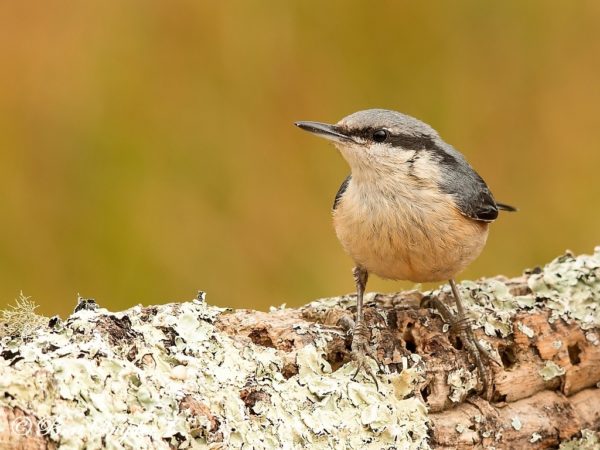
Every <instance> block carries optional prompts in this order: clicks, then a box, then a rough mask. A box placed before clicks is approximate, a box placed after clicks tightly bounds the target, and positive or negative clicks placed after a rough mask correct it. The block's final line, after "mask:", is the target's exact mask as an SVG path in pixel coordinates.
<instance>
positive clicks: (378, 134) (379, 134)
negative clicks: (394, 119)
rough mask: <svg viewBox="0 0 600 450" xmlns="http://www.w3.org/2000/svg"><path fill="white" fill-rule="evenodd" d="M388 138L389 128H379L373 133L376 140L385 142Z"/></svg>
mask: <svg viewBox="0 0 600 450" xmlns="http://www.w3.org/2000/svg"><path fill="white" fill-rule="evenodd" d="M387 138H388V132H387V130H383V129H382V130H377V131H375V132H374V133H373V140H374V141H375V142H383V141H385V140H386V139H387Z"/></svg>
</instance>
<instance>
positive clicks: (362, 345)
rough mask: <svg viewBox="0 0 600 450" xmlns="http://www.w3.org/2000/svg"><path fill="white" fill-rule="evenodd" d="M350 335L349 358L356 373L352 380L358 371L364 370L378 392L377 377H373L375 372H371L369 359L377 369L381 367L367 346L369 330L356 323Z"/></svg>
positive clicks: (361, 323) (362, 323) (363, 325)
mask: <svg viewBox="0 0 600 450" xmlns="http://www.w3.org/2000/svg"><path fill="white" fill-rule="evenodd" d="M352 334H353V335H352V355H351V356H352V360H353V361H354V362H355V364H356V372H354V375H353V376H352V379H353V380H355V379H356V376H357V375H358V373H359V372H360V370H361V369H364V370H365V372H366V373H367V375H369V376H370V377H371V379H372V380H373V382H374V383H375V387H376V388H377V390H379V383H377V377H376V376H375V372H374V371H373V367H372V364H371V363H370V361H369V359H372V360H374V361H375V362H376V363H377V365H378V366H379V367H381V366H380V364H379V361H378V360H377V358H376V357H375V355H374V353H373V351H372V350H371V347H370V346H369V330H368V329H367V325H366V324H365V323H364V322H359V323H357V324H356V325H355V326H354V331H353V333H352Z"/></svg>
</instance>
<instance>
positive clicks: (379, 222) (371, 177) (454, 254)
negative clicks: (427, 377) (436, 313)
mask: <svg viewBox="0 0 600 450" xmlns="http://www.w3.org/2000/svg"><path fill="white" fill-rule="evenodd" d="M296 125H297V126H298V127H300V128H302V129H303V130H306V131H309V132H311V133H314V134H316V135H318V136H321V137H324V138H325V139H329V140H330V141H333V142H334V144H335V146H336V147H337V148H338V150H339V151H340V153H341V154H342V156H343V157H344V158H345V159H346V161H347V162H348V164H349V165H350V168H351V172H352V173H351V175H349V176H348V177H347V178H346V179H345V180H344V182H343V183H342V185H341V187H340V189H339V190H338V192H337V194H336V196H335V200H334V203H333V223H334V226H335V231H336V234H337V237H338V239H339V240H340V242H341V244H342V246H343V247H344V250H345V251H346V252H347V253H348V254H349V255H350V256H351V257H352V259H353V260H354V262H355V267H354V270H353V274H354V280H355V282H356V289H357V309H356V322H355V326H354V333H353V339H352V353H353V357H354V358H355V360H356V361H357V364H358V370H359V369H360V368H361V367H366V366H365V354H369V355H371V351H370V349H369V347H368V343H369V331H368V330H367V327H366V325H365V321H364V317H363V293H364V291H365V286H366V284H367V278H368V275H369V273H373V274H375V275H378V276H379V277H381V278H387V279H392V280H409V281H413V282H427V281H446V280H448V281H449V283H450V287H451V289H452V293H453V296H454V299H455V301H456V307H457V314H456V315H451V314H450V313H449V310H448V309H447V308H440V309H441V311H440V312H441V313H442V315H443V316H444V318H445V319H446V320H448V321H449V322H450V324H451V325H452V326H453V327H454V328H455V329H458V331H459V332H460V334H461V337H462V338H463V341H464V345H465V347H466V348H467V349H468V350H469V352H470V353H471V355H473V357H474V358H475V361H476V364H477V367H478V370H479V372H480V376H481V378H482V383H483V390H484V391H485V390H486V389H487V376H486V372H485V369H484V367H483V363H482V361H481V355H483V356H486V357H488V358H489V356H488V355H487V353H486V352H485V350H484V349H483V348H482V347H481V345H480V344H479V342H478V341H477V340H476V339H474V336H473V333H472V329H471V326H470V324H469V323H468V321H467V320H466V318H465V312H464V307H463V304H462V301H461V298H460V295H459V292H458V289H457V288H456V284H455V282H454V278H455V277H456V275H457V274H459V273H460V272H461V271H462V270H463V269H464V268H465V267H467V266H468V265H469V264H470V263H471V262H472V261H473V260H474V259H475V258H477V256H479V254H480V253H481V251H482V249H483V246H484V245H485V241H486V239H487V235H488V227H489V224H490V223H491V222H493V221H494V220H495V219H496V218H497V217H498V210H506V211H515V208H513V207H511V206H509V205H505V204H502V203H498V202H496V201H495V200H494V197H493V196H492V193H491V192H490V190H489V189H488V187H487V185H486V184H485V182H484V181H483V179H482V178H481V177H480V176H479V175H478V174H477V172H475V171H474V170H473V169H472V168H471V166H470V165H469V163H468V162H467V161H466V159H465V158H464V157H463V155H462V154H461V153H460V152H458V151H457V150H456V149H454V148H453V147H452V146H450V145H448V144H446V143H445V142H444V141H443V140H442V139H441V138H440V136H439V135H438V133H437V132H436V131H435V130H434V129H433V128H431V127H430V126H429V125H427V124H425V123H423V122H421V121H420V120H417V119H415V118H413V117H410V116H407V115H404V114H401V113H399V112H396V111H389V110H385V109H369V110H365V111H359V112H357V113H354V114H351V115H349V116H347V117H345V118H343V119H342V120H340V121H339V122H338V123H337V124H335V125H329V124H326V123H320V122H296ZM444 309H445V311H444Z"/></svg>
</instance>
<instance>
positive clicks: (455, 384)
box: [446, 367, 477, 403]
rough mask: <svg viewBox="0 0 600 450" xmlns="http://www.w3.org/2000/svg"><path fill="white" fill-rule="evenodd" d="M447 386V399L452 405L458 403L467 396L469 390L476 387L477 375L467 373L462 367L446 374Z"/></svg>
mask: <svg viewBox="0 0 600 450" xmlns="http://www.w3.org/2000/svg"><path fill="white" fill-rule="evenodd" d="M446 381H447V383H448V386H450V395H449V398H450V400H452V401H453V402H454V403H459V402H461V401H463V399H464V398H465V397H466V396H467V394H468V393H469V391H470V390H471V389H474V388H475V387H476V386H477V374H476V373H474V372H469V371H466V370H465V369H463V368H462V367H461V368H460V369H458V370H453V371H451V372H449V373H448V378H447V380H446Z"/></svg>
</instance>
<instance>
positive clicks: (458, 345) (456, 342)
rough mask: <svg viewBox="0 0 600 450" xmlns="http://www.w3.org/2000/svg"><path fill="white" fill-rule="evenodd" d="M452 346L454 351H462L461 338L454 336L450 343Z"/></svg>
mask: <svg viewBox="0 0 600 450" xmlns="http://www.w3.org/2000/svg"><path fill="white" fill-rule="evenodd" d="M452 346H453V347H454V348H455V349H456V350H462V349H463V341H462V339H461V338H459V337H458V336H456V337H455V338H454V341H453V342H452Z"/></svg>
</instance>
